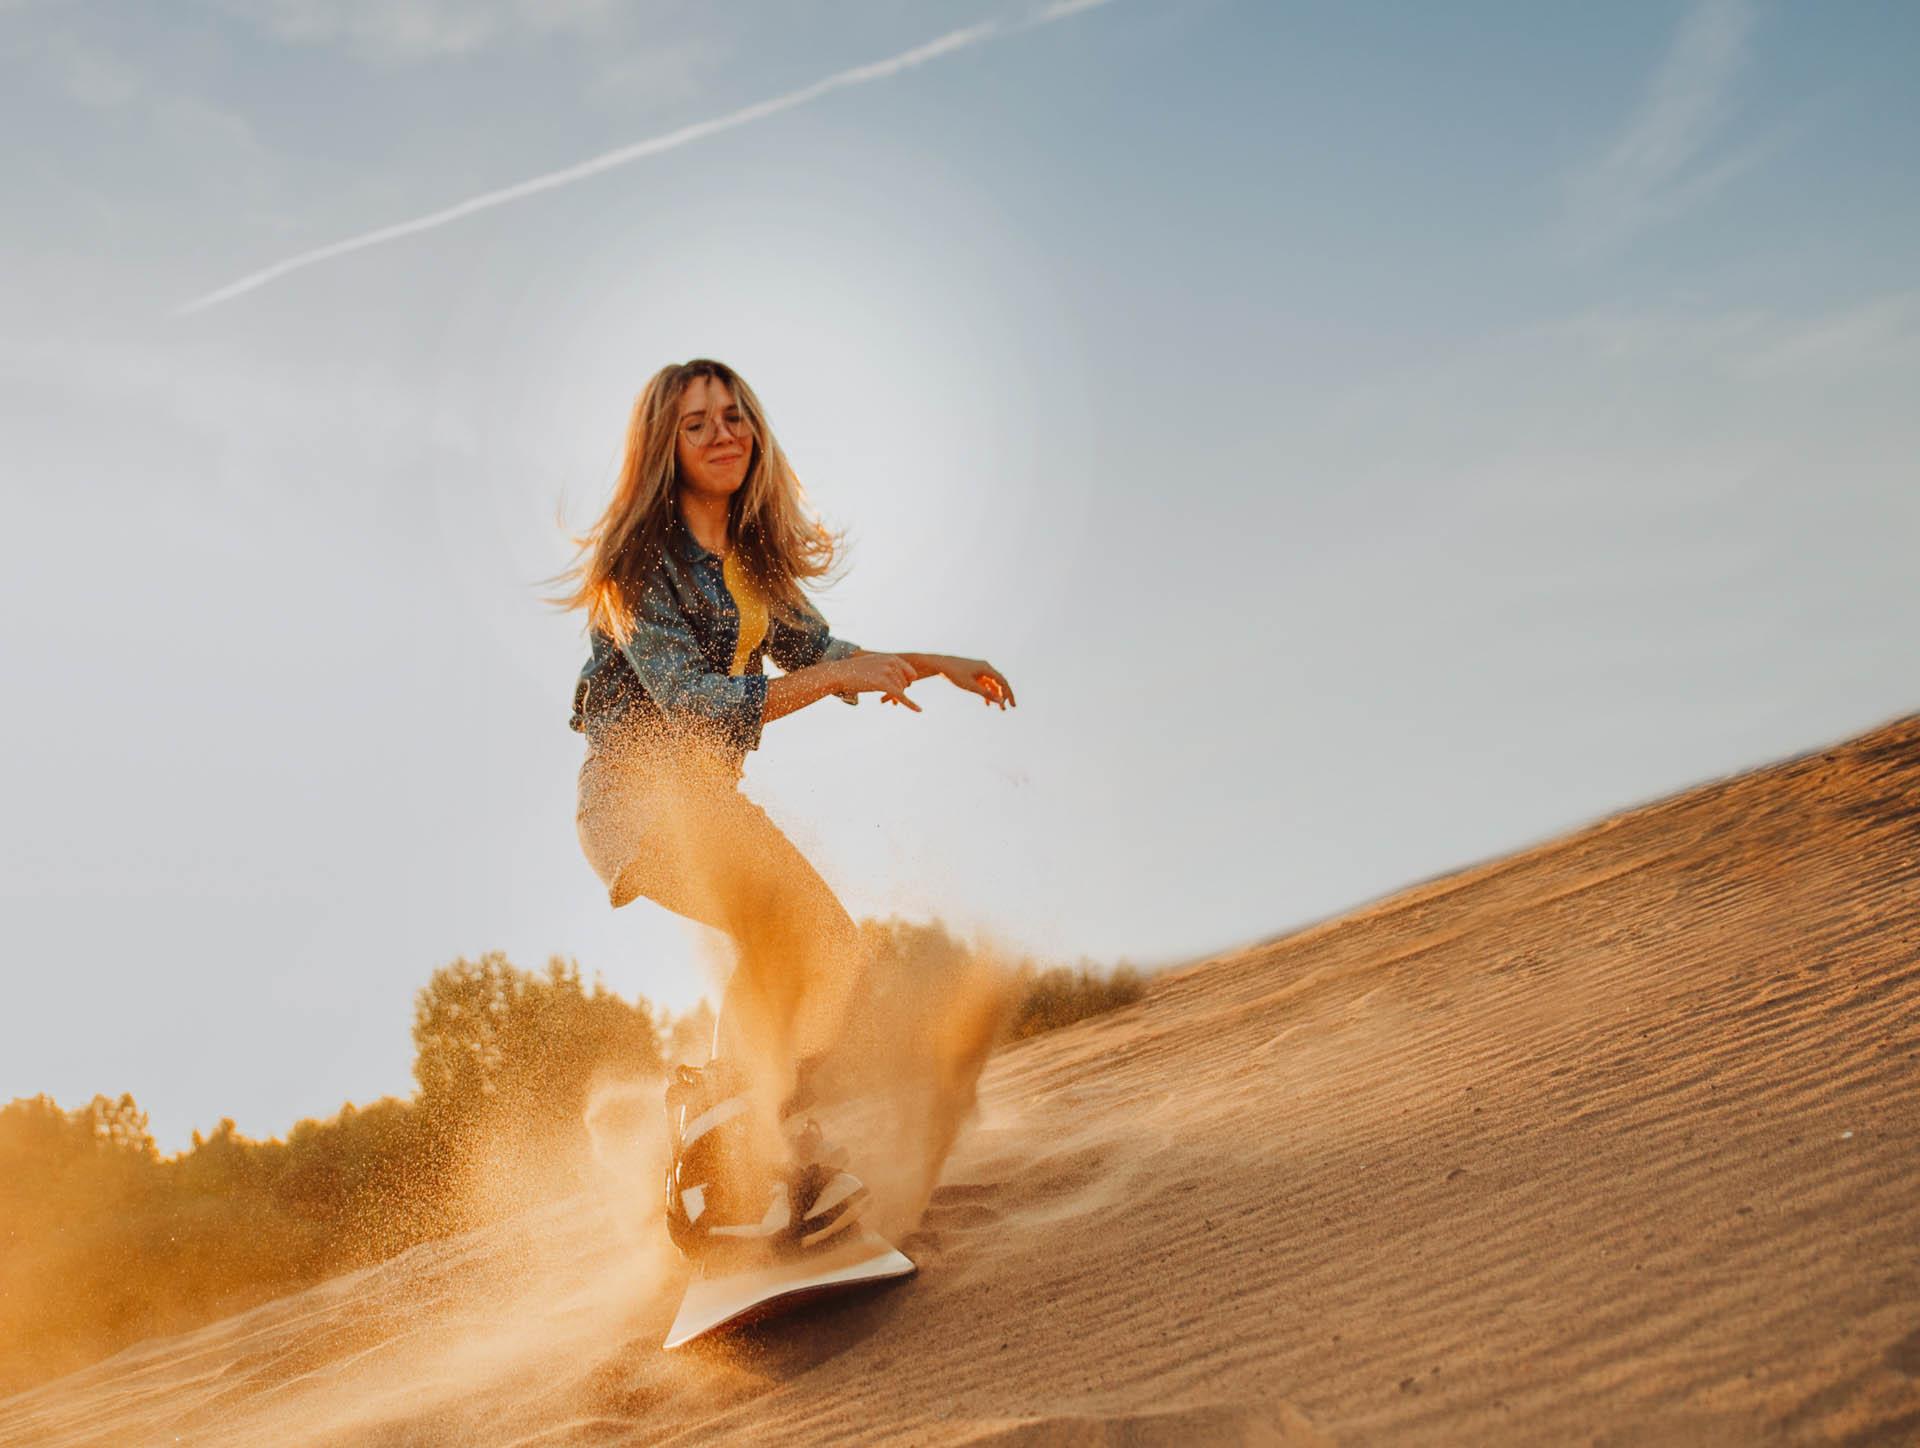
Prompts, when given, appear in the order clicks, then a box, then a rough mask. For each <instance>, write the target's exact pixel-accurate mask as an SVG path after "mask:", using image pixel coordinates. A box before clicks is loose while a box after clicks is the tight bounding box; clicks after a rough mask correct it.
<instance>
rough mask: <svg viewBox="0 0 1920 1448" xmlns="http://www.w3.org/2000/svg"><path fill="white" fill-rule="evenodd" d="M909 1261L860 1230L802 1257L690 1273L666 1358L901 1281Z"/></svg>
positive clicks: (910, 1265) (910, 1264) (669, 1336)
mask: <svg viewBox="0 0 1920 1448" xmlns="http://www.w3.org/2000/svg"><path fill="white" fill-rule="evenodd" d="M915 1270H917V1269H916V1268H915V1267H914V1264H913V1261H912V1259H911V1258H909V1257H908V1256H907V1255H906V1254H905V1253H904V1252H902V1251H900V1250H899V1249H898V1248H896V1247H895V1246H893V1244H892V1243H890V1242H888V1241H887V1239H886V1238H884V1237H882V1236H881V1235H880V1234H879V1233H878V1232H875V1231H871V1230H869V1229H868V1228H865V1227H862V1228H860V1229H859V1231H858V1233H857V1234H856V1235H855V1236H853V1237H852V1238H851V1239H850V1240H849V1241H847V1242H846V1243H845V1244H843V1245H842V1246H839V1247H835V1248H832V1249H831V1250H822V1251H820V1252H817V1253H815V1254H813V1255H811V1256H808V1257H802V1258H798V1259H793V1260H782V1261H776V1262H767V1263H764V1264H761V1265H758V1266H753V1267H747V1268H744V1269H738V1270H735V1271H732V1272H726V1273H718V1274H716V1275H714V1276H711V1277H709V1276H707V1275H705V1274H704V1273H702V1272H699V1271H696V1272H695V1273H694V1276H693V1280H692V1281H691V1282H689V1283H688V1284H687V1295H686V1296H685V1297H683V1298H682V1299H681V1300H680V1311H679V1312H678V1313H677V1314H676V1315H675V1316H674V1319H673V1326H672V1327H670V1328H669V1329H667V1340H666V1342H665V1343H664V1344H663V1346H664V1347H665V1348H666V1350H667V1351H668V1352H671V1351H673V1349H675V1348H677V1347H684V1346H686V1344H688V1343H690V1342H692V1341H693V1340H694V1339H695V1338H698V1337H704V1336H706V1335H707V1334H708V1333H710V1332H713V1331H716V1330H717V1329H719V1328H723V1327H739V1326H743V1325H745V1324H746V1323H748V1322H752V1321H756V1320H758V1319H759V1318H762V1317H767V1316H771V1315H772V1314H774V1313H776V1312H785V1311H787V1310H788V1309H790V1308H793V1307H797V1306H799V1305H800V1304H801V1303H802V1302H806V1301H810V1300H812V1299H814V1298H818V1297H826V1296H831V1295H833V1294H835V1293H840V1292H846V1291H850V1290H852V1289H854V1288H857V1287H861V1286H863V1285H865V1284H867V1283H870V1282H884V1281H886V1280H887V1279H888V1278H891V1277H906V1276H909V1275H911V1274H912V1273H913V1272H914V1271H915Z"/></svg>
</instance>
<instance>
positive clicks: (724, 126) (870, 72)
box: [174, 0, 1111, 317]
mask: <svg viewBox="0 0 1920 1448" xmlns="http://www.w3.org/2000/svg"><path fill="white" fill-rule="evenodd" d="M1110 3H1111V0H1055V3H1053V4H1051V5H1048V6H1046V7H1045V8H1043V9H1041V10H1039V11H1037V12H1035V13H1034V14H1032V15H1030V16H1027V17H1026V18H1025V19H1023V20H1021V21H1018V22H1017V23H1013V24H1008V23H1007V22H1004V21H1000V20H988V21H984V22H982V23H981V24H978V25H968V26H963V27H962V28H960V29H959V30H953V31H949V32H948V33H947V34H945V35H942V36H940V37H939V38H938V39H936V40H930V41H928V42H927V43H926V44H924V45H916V46H915V47H914V48H913V49H911V50H903V51H901V52H900V54H898V55H893V56H889V57H888V58H887V59H885V60H876V61H872V62H870V63H868V64H866V65H856V66H854V67H852V68H851V69H848V70H843V71H839V72H837V73H836V74H833V75H830V76H828V77H827V78H826V79H824V80H817V81H815V82H813V84H812V85H806V86H802V87H801V88H800V89H798V90H792V91H788V92H786V93H785V94H784V95H778V96H775V97H773V98H772V99H771V100H764V101H756V102H755V103H754V104H753V105H750V106H742V107H741V108H740V109H739V110H737V111H729V112H728V113H727V114H726V115H724V116H716V117H715V118H714V119H712V120H709V121H696V122H694V123H693V124H692V125H688V126H682V127H680V129H678V130H676V131H668V132H666V133H665V134H664V135H659V136H650V137H648V138H647V139H646V140H644V141H635V142H633V143H631V144H630V145H625V146H619V147H616V148H615V149H614V150H611V151H603V152H601V153H600V154H599V155H598V156H592V157H589V158H588V159H587V160H585V161H580V162H577V163H575V164H574V165H572V166H563V167H561V168H560V169H559V170H557V171H548V172H546V173H545V174H544V175H540V176H532V177H529V178H528V179H527V180H525V181H516V182H515V183H514V184H513V185H511V186H502V187H500V188H499V189H498V190H494V191H483V192H481V193H480V194H479V195H478V196H469V197H468V198H467V199H466V200H465V201H458V202H455V203H454V204H453V205H452V206H443V207H441V208H440V209H439V210H438V211H429V212H427V213H426V214H425V215H424V216H416V217H414V218H413V219H412V220H411V221H401V222H396V223H394V224H393V225H392V226H382V227H380V228H378V229H377V230H374V231H364V232H361V233H360V234H359V235H358V236H349V237H347V238H346V239H345V240H343V241H335V242H329V243H328V244H327V245H325V246H316V247H314V248H313V249H312V250H310V251H303V252H298V253H296V254H295V255H293V256H290V257H287V258H285V259H284V260H282V261H277V262H275V263H274V264H273V265H272V266H268V267H262V268H261V269H260V270H259V271H256V272H250V273H248V274H247V275H246V276H243V277H241V278H240V279H239V280H238V281H234V282H228V283H227V285H225V286H224V287H220V288H217V289H216V290H214V291H211V292H208V293H207V294H206V295H204V296H200V297H195V298H194V299H193V300H192V301H190V302H186V303H184V304H183V305H181V306H180V307H178V308H176V309H175V310H174V315H175V316H176V317H184V316H187V315H189V314H191V313H193V312H200V311H205V310H206V309H207V308H208V307H213V306H218V305H219V304H220V303H221V302H229V301H232V300H233V299H234V298H235V297H238V296H244V295H245V294H246V293H248V292H251V291H254V290H256V289H258V288H260V287H264V286H265V285H266V284H267V283H268V282H271V281H278V280H279V279H280V278H281V277H283V276H286V275H287V274H288V273H290V272H296V271H300V270H301V269H303V268H305V267H310V266H314V265H316V264H318V263H320V262H323V261H330V260H332V259H333V258H334V257H336V256H345V255H346V254H347V253H348V252H352V251H364V250H365V249H366V248H368V247H370V246H379V245H381V244H383V243H385V242H389V241H398V240H399V239H400V238H401V237H403V236H415V235H418V234H419V233H420V232H423V231H432V230H433V229H434V228H435V227H439V226H445V225H447V224H448V223H449V222H454V221H458V220H460V219H461V218H462V217H466V216H472V215H473V214H474V213H476V212H480V211H487V210H490V209H492V208H493V207H495V206H505V205H506V204H507V203H509V202H512V201H519V200H522V199H523V198H525V197H528V196H536V195H538V194H539V193H540V192H542V191H552V190H554V189H555V188H556V187H560V186H571V185H572V184H573V183H574V182H576V181H584V180H585V179H586V178H587V177H589V176H597V175H598V174H599V173H600V172H602V171H611V170H612V169H613V168H614V167H616V166H625V165H628V164H630V163H632V162H634V161H639V160H642V159H644V158H646V157H648V156H657V155H659V154H660V153H661V152H662V151H671V150H674V149H676V148H677V147H680V146H685V145H688V144H690V143H692V142H694V141H698V140H702V139H704V138H705V137H707V136H711V135H714V134H716V133H717V132H720V131H730V130H732V129H734V128H735V127H736V126H744V125H748V124H750V123H751V122H754V121H759V120H765V119H766V118H767V117H768V116H771V115H776V114H778V113H779V112H781V111H788V110H792V109H793V108H794V107H795V106H803V105H805V104H806V103H807V102H808V101H812V100H818V99H819V98H820V97H821V96H823V95H826V94H827V93H828V92H829V91H836V90H844V89H846V88H847V87H848V86H856V85H865V84H867V83H868V82H869V81H876V80H885V79H886V78H887V77H888V76H892V75H898V74H899V73H900V72H901V71H903V70H910V69H912V68H913V67H914V66H917V65H924V64H925V63H926V62H927V61H929V60H936V59H938V58H939V57H940V56H943V55H951V54H953V53H954V52H955V51H959V50H966V49H969V48H971V47H973V46H976V45H979V44H980V43H981V42H983V41H986V40H991V39H993V38H994V37H995V36H996V35H1000V34H1012V33H1015V32H1018V31H1022V30H1031V29H1033V28H1034V27H1036V26H1040V25H1050V24H1052V23H1053V22H1054V21H1056V20H1064V19H1066V18H1067V17H1068V16H1071V15H1078V14H1081V13H1082V12H1084V11H1088V10H1093V9H1096V8H1098V7H1099V6H1102V5H1106V4H1110Z"/></svg>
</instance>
